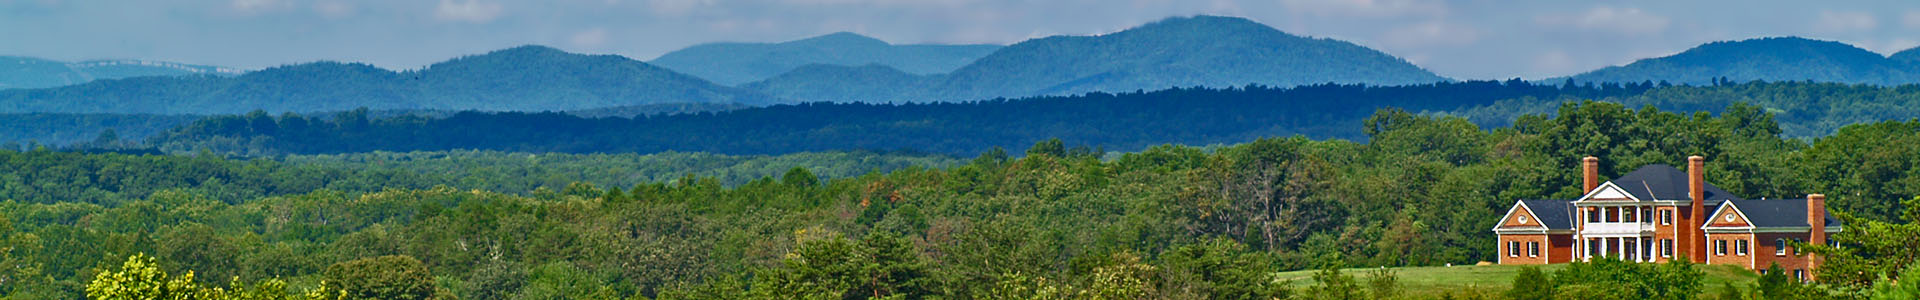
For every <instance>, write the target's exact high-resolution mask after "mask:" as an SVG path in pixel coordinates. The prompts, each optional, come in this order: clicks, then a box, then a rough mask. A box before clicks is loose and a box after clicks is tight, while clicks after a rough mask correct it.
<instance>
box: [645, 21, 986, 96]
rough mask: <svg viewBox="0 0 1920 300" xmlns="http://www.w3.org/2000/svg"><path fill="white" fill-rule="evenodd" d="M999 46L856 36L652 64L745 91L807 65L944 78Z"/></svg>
mask: <svg viewBox="0 0 1920 300" xmlns="http://www.w3.org/2000/svg"><path fill="white" fill-rule="evenodd" d="M1000 47H1001V46H1000V45H934V44H925V45H893V44H888V43H887V42H886V41H881V40H879V39H874V38H871V37H867V36H862V35H859V34H855V33H851V32H836V33H832V34H827V35H821V36H816V37H811V38H806V39H801V40H795V41H788V42H781V43H709V44H700V45H694V46H693V47H687V48H686V49H680V50H674V51H673V52H669V53H667V54H665V55H661V56H660V58H655V59H653V60H651V61H648V62H647V63H651V64H655V65H659V66H661V67H666V68H668V69H673V70H674V71H679V72H681V73H686V74H687V75H693V76H698V77H700V78H705V79H707V80H709V81H713V82H715V83H719V84H724V85H740V84H743V83H747V82H753V81H759V80H763V79H767V78H769V77H773V76H775V75H780V74H782V73H787V72H788V71H793V70H794V69H795V68H799V67H801V66H806V65H815V64H819V65H833V66H864V65H880V66H887V67H889V68H893V69H898V70H902V71H905V72H907V73H913V74H939V73H946V72H952V71H953V69H957V68H960V66H963V65H966V64H967V63H970V62H973V60H975V59H979V58H980V57H981V56H986V55H987V54H988V53H992V52H993V50H998V49H1000Z"/></svg>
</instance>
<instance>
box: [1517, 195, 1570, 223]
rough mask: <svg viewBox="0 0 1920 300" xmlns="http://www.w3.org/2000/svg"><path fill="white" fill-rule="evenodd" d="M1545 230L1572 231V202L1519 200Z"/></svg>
mask: <svg viewBox="0 0 1920 300" xmlns="http://www.w3.org/2000/svg"><path fill="white" fill-rule="evenodd" d="M1520 204H1521V205H1526V207H1527V210H1529V211H1532V212H1533V218H1534V219H1538V220H1540V225H1545V226H1547V229H1573V201H1568V200H1520Z"/></svg>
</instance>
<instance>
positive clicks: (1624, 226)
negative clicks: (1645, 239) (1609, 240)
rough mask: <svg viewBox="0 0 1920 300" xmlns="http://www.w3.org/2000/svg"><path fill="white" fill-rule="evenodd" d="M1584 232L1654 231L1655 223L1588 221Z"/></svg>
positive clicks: (1621, 232) (1627, 233) (1637, 232)
mask: <svg viewBox="0 0 1920 300" xmlns="http://www.w3.org/2000/svg"><path fill="white" fill-rule="evenodd" d="M1580 232H1581V233H1584V234H1590V235H1591V234H1623V235H1637V234H1641V233H1647V232H1653V223H1587V224H1586V227H1585V229H1582V230H1581V231H1580Z"/></svg>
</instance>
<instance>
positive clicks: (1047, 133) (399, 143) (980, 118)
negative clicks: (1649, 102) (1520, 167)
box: [152, 80, 1654, 156]
mask: <svg viewBox="0 0 1920 300" xmlns="http://www.w3.org/2000/svg"><path fill="white" fill-rule="evenodd" d="M1652 88H1654V87H1653V86H1651V85H1630V86H1620V85H1612V84H1608V85H1600V86H1569V87H1556V86H1543V85H1533V84H1529V83H1526V82H1523V81H1518V80H1514V81H1506V82H1494V81H1476V82H1460V83H1437V84H1427V85H1415V86H1395V87H1371V86H1362V85H1314V86H1302V87H1293V88H1272V87H1262V86H1247V87H1243V88H1231V89H1171V90H1162V91H1154V92H1140V93H1123V94H1106V93H1092V94H1087V95H1081V96H1071V97H1038V98H1028V99H1017V100H988V101H977V102H965V103H919V104H862V103H807V104H798V105H776V106H770V107H762V108H751V109H741V110H732V111H725V112H716V113H700V114H688V115H669V116H653V117H642V118H631V119H628V118H598V119H588V118H579V117H574V116H570V115H564V114H557V113H546V114H530V113H473V112H469V113H460V114H456V115H453V116H451V117H447V118H422V117H398V118H385V119H382V118H369V117H368V116H367V115H366V113H364V112H348V113H342V114H336V115H333V116H302V115H282V116H279V117H274V116H271V115H267V114H249V115H245V116H224V117H215V118H209V119H205V120H201V121H198V122H195V123H193V124H189V125H186V126H183V127H181V128H179V129H177V130H174V131H170V132H168V133H167V134H164V135H163V136H161V137H158V138H156V139H155V140H153V141H152V144H154V145H156V146H158V147H160V148H162V149H163V150H165V151H169V152H185V153H191V152H195V151H200V150H209V151H214V152H219V153H234V154H242V155H275V154H287V153H351V152H366V151H374V150H385V151H415V150H428V151H431V150H450V149H487V150H502V151H527V152H571V153H592V152H640V153H652V152H661V151H685V152H714V153H729V154H778V153H791V152H806V151H826V150H843V149H867V150H877V151H892V150H902V149H905V150H915V151H925V152H931V153H945V154H955V155H965V156H971V155H976V154H978V153H981V152H984V151H987V150H988V149H991V148H994V147H1001V148H1006V149H1019V148H1021V147H1025V146H1026V145H1031V144H1033V143H1034V142H1037V141H1042V140H1047V139H1050V138H1060V139H1061V140H1064V141H1066V142H1067V143H1069V144H1072V145H1086V146H1090V147H1096V148H1100V147H1104V148H1106V149H1114V150H1125V151H1137V150H1139V149H1145V148H1146V147H1148V146H1152V145H1159V144H1168V143H1172V144H1184V145H1208V144H1224V143H1239V142H1244V141H1248V140H1253V139H1256V138H1259V137H1265V136H1288V135H1296V134H1298V135H1304V136H1308V137H1313V138H1344V139H1354V140H1358V139H1364V138H1366V136H1365V135H1364V134H1363V132H1362V131H1361V130H1360V124H1361V120H1362V119H1364V118H1366V116H1367V115H1368V114H1370V113H1372V112H1373V110H1375V109H1378V108H1384V107H1400V108H1404V109H1408V110H1413V111H1449V110H1454V109H1459V108H1464V107H1472V106H1479V105H1487V104H1492V103H1495V101H1497V100H1499V99H1515V98H1524V97H1532V98H1536V99H1574V98H1607V97H1616V96H1625V95H1634V94H1639V93H1641V92H1644V91H1646V90H1648V89H1652ZM1549 105H1550V104H1549Z"/></svg>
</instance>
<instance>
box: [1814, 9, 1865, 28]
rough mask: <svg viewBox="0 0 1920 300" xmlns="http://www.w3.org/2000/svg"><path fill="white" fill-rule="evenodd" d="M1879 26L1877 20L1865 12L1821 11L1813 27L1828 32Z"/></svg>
mask: <svg viewBox="0 0 1920 300" xmlns="http://www.w3.org/2000/svg"><path fill="white" fill-rule="evenodd" d="M1875 27H1880V22H1879V20H1876V19H1874V18H1873V15H1872V14H1868V13H1866V12H1838V11H1822V12H1820V18H1819V19H1817V20H1815V21H1814V23H1813V28H1816V29H1820V30H1823V31H1830V32H1851V31H1866V30H1873V29H1874V28H1875Z"/></svg>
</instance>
